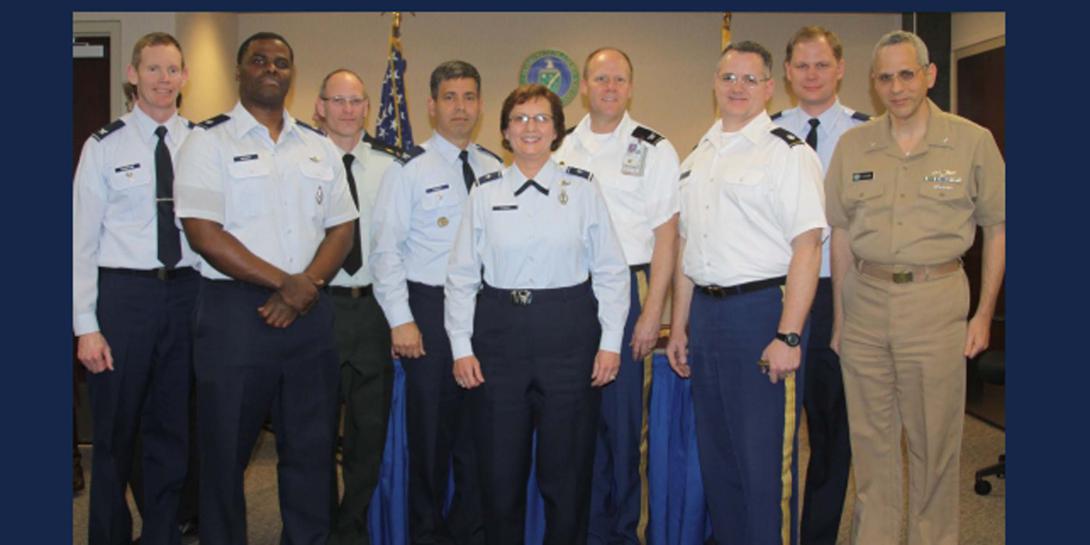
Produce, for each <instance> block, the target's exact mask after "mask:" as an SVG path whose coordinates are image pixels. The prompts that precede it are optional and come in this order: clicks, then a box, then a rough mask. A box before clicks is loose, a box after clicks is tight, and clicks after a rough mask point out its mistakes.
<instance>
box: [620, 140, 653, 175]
mask: <svg viewBox="0 0 1090 545" xmlns="http://www.w3.org/2000/svg"><path fill="white" fill-rule="evenodd" d="M646 163H647V148H646V147H645V146H641V145H639V143H638V142H632V143H630V144H628V151H626V152H625V154H624V159H622V160H621V174H625V175H627V176H643V169H644V165H645V164H646Z"/></svg>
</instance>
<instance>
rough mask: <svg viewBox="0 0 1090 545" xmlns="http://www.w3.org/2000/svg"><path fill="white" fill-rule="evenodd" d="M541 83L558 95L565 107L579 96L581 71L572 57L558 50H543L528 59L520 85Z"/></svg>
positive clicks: (520, 76) (532, 54)
mask: <svg viewBox="0 0 1090 545" xmlns="http://www.w3.org/2000/svg"><path fill="white" fill-rule="evenodd" d="M527 83H540V84H542V85H544V86H545V87H548V88H549V90H550V91H552V92H554V93H556V94H557V95H558V96H559V97H560V100H561V102H563V103H564V105H565V106H567V105H568V103H570V102H571V101H572V99H574V98H575V95H577V94H579V69H578V68H577V67H576V65H575V63H574V62H572V60H571V57H569V56H567V55H566V54H565V53H564V52H563V51H558V50H556V49H542V50H540V51H535V52H533V53H531V54H530V56H528V57H526V60H525V61H523V63H522V70H521V71H520V72H519V84H520V85H526V84H527Z"/></svg>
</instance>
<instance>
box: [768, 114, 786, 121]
mask: <svg viewBox="0 0 1090 545" xmlns="http://www.w3.org/2000/svg"><path fill="white" fill-rule="evenodd" d="M768 117H769V119H771V120H772V121H775V120H777V119H779V118H781V117H783V112H776V113H774V114H772V115H770V116H768Z"/></svg>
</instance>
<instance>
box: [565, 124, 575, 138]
mask: <svg viewBox="0 0 1090 545" xmlns="http://www.w3.org/2000/svg"><path fill="white" fill-rule="evenodd" d="M577 126H578V125H572V126H570V127H568V128H567V129H566V130H565V131H564V136H568V135H569V134H571V133H573V132H575V127H577Z"/></svg>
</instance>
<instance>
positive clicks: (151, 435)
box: [87, 268, 198, 545]
mask: <svg viewBox="0 0 1090 545" xmlns="http://www.w3.org/2000/svg"><path fill="white" fill-rule="evenodd" d="M174 274H175V275H176V276H175V277H173V278H171V279H168V280H160V279H158V278H156V277H155V275H154V273H153V272H147V271H129V270H125V269H100V270H99V279H98V308H97V314H98V321H99V326H100V328H101V331H102V334H103V336H105V337H106V342H107V343H109V345H110V350H111V353H112V354H113V358H114V370H113V371H103V372H102V373H98V374H91V373H88V374H87V384H88V387H89V389H90V394H91V414H92V418H93V419H94V436H93V439H92V441H93V448H94V451H93V452H94V457H93V461H92V466H91V497H90V516H89V520H88V530H89V537H88V542H89V543H90V545H128V544H129V542H130V541H131V540H132V515H131V514H130V513H129V507H128V504H127V503H126V500H125V487H126V485H127V484H128V482H129V480H130V476H131V471H132V467H133V449H134V443H135V441H136V436H137V433H139V435H140V436H141V437H142V438H143V449H142V460H140V462H139V463H141V464H142V465H143V469H144V479H143V483H142V486H143V488H144V491H143V493H144V496H145V497H146V498H147V500H146V501H145V504H144V509H143V513H142V517H143V531H142V542H143V543H145V544H148V545H153V544H164V545H166V544H169V545H176V544H177V543H178V542H179V540H180V538H181V536H180V533H179V531H178V525H177V521H176V518H177V513H178V502H179V498H180V495H181V490H182V484H183V483H184V482H185V475H186V452H187V448H188V441H189V434H188V420H189V418H188V414H189V413H188V399H189V384H190V382H189V376H190V372H191V370H192V358H191V354H192V352H191V338H192V337H191V334H192V329H191V326H192V319H193V305H194V301H195V300H196V296H197V286H198V276H197V273H196V272H195V271H194V270H193V269H189V268H185V269H180V270H178V271H177V272H175V273H174Z"/></svg>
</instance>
